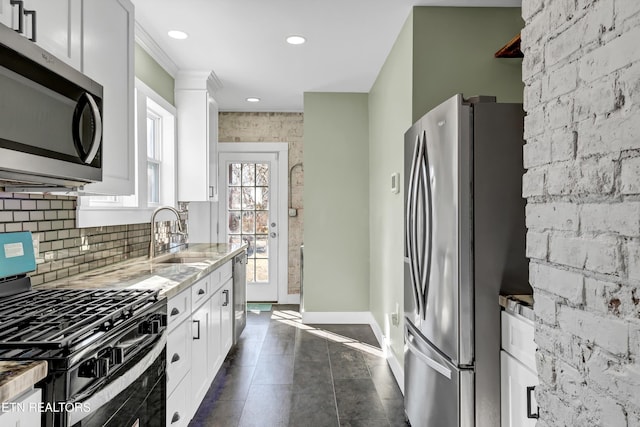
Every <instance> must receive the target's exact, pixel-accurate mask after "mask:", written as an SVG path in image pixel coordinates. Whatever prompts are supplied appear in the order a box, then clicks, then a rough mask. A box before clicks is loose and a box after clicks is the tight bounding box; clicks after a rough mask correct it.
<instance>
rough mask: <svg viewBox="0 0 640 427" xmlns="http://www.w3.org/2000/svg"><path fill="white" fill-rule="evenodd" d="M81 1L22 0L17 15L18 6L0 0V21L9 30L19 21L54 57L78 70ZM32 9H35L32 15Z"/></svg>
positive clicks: (80, 53) (80, 49)
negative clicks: (20, 11)
mask: <svg viewBox="0 0 640 427" xmlns="http://www.w3.org/2000/svg"><path fill="white" fill-rule="evenodd" d="M82 1H83V0H23V2H22V8H23V10H24V11H25V12H26V14H25V13H23V14H22V16H20V14H19V10H20V8H19V6H18V5H15V6H11V3H10V0H0V22H1V23H3V24H5V25H6V26H8V27H11V28H13V29H16V30H17V29H18V28H19V20H20V19H21V20H22V25H23V34H24V35H25V36H26V37H29V38H32V37H33V35H34V25H33V23H34V22H35V24H36V25H35V40H36V44H38V45H39V46H41V47H42V48H43V49H45V50H46V51H48V52H50V53H52V54H53V55H54V56H55V57H57V58H58V59H60V60H62V61H64V62H66V63H67V64H69V65H71V66H72V67H74V68H76V69H78V70H80V69H81V66H82V64H81V59H82ZM32 12H35V14H33V13H32Z"/></svg>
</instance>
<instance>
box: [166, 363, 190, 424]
mask: <svg viewBox="0 0 640 427" xmlns="http://www.w3.org/2000/svg"><path fill="white" fill-rule="evenodd" d="M190 380H191V378H190V376H189V374H188V373H187V376H186V377H184V378H183V379H182V381H180V383H179V384H178V385H177V386H176V388H175V390H173V392H168V391H167V412H166V416H167V420H166V424H165V425H166V426H167V427H186V426H187V425H189V421H190V420H191V410H190V409H189V406H190V405H191V399H190V396H189V394H190V393H189V385H190Z"/></svg>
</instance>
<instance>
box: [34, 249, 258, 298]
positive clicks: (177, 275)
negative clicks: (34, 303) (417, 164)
mask: <svg viewBox="0 0 640 427" xmlns="http://www.w3.org/2000/svg"><path fill="white" fill-rule="evenodd" d="M246 247H247V245H246V244H244V245H242V246H231V245H228V244H226V243H212V244H207V243H197V244H190V245H188V247H187V248H186V249H185V248H183V249H180V250H174V251H172V252H169V253H164V254H160V255H158V256H157V257H156V258H154V259H153V260H149V259H148V258H146V257H141V258H134V259H131V260H127V261H123V262H119V263H116V264H111V265H108V266H106V267H101V268H98V269H95V270H91V271H88V272H86V273H80V274H77V275H74V276H70V277H67V278H64V279H59V280H55V281H53V282H48V283H46V284H42V285H38V286H34V289H51V288H56V289H109V288H112V289H122V288H131V289H153V290H159V291H160V296H161V297H162V296H164V297H166V298H171V297H172V296H174V295H177V294H178V293H180V291H182V290H184V289H187V288H188V287H189V286H191V285H192V284H193V283H195V282H197V281H198V280H200V279H202V278H203V277H205V276H206V275H208V274H209V273H211V272H212V271H214V270H215V269H217V268H219V267H221V266H222V265H223V264H224V263H226V262H227V261H229V260H230V259H232V258H233V257H234V256H236V255H237V254H239V253H241V252H242V251H244V250H245V249H246ZM176 257H184V258H193V259H194V262H187V263H184V264H171V263H164V262H163V261H166V260H167V259H170V258H176Z"/></svg>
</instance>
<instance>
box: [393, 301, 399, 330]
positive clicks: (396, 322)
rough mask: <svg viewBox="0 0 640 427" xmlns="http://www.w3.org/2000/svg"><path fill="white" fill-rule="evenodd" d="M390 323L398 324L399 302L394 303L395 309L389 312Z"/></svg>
mask: <svg viewBox="0 0 640 427" xmlns="http://www.w3.org/2000/svg"><path fill="white" fill-rule="evenodd" d="M391 324H392V325H393V326H398V325H399V324H400V304H398V303H396V311H395V312H393V313H391Z"/></svg>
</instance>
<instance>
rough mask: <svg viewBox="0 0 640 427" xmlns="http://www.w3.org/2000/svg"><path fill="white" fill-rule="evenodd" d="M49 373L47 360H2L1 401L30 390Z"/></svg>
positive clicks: (0, 372)
mask: <svg viewBox="0 0 640 427" xmlns="http://www.w3.org/2000/svg"><path fill="white" fill-rule="evenodd" d="M47 373H48V372H47V362H45V361H19V362H18V361H0V403H4V402H8V401H10V400H12V399H14V398H16V397H18V396H19V395H21V394H22V393H24V392H25V391H27V390H30V389H31V388H32V387H33V386H34V384H35V383H37V382H38V381H40V380H42V379H44V378H45V377H46V376H47Z"/></svg>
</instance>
